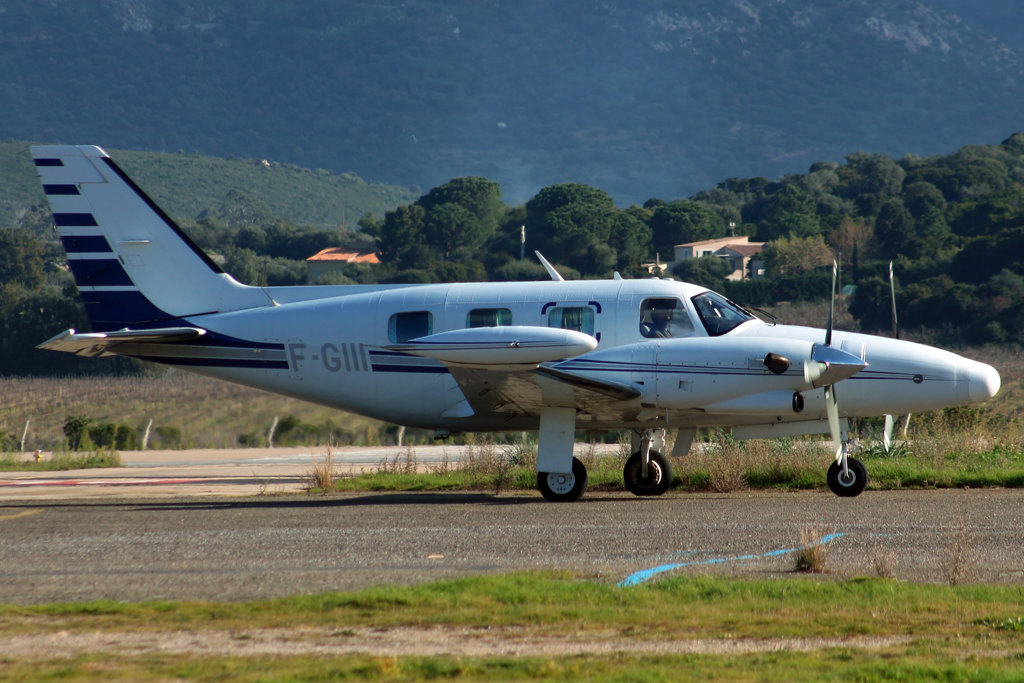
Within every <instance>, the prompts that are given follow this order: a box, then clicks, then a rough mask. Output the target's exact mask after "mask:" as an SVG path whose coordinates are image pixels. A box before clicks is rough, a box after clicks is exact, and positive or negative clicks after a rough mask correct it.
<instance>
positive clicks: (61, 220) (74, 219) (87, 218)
mask: <svg viewBox="0 0 1024 683" xmlns="http://www.w3.org/2000/svg"><path fill="white" fill-rule="evenodd" d="M53 222H54V223H56V224H57V227H58V228H93V227H97V226H98V225H99V224H98V223H97V222H96V218H95V216H93V215H92V214H91V213H55V214H53Z"/></svg>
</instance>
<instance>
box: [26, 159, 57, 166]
mask: <svg viewBox="0 0 1024 683" xmlns="http://www.w3.org/2000/svg"><path fill="white" fill-rule="evenodd" d="M33 161H34V162H35V163H36V166H63V165H64V162H63V161H61V160H60V159H33Z"/></svg>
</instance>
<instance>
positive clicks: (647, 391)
mask: <svg viewBox="0 0 1024 683" xmlns="http://www.w3.org/2000/svg"><path fill="white" fill-rule="evenodd" d="M32 154H33V157H34V159H35V165H36V169H37V171H38V173H39V175H40V177H41V179H42V182H43V188H44V190H45V192H46V195H47V197H48V199H49V202H50V207H51V209H52V211H53V219H54V223H55V224H56V226H57V229H58V231H59V233H60V239H61V243H62V244H63V246H64V249H65V251H66V252H67V257H68V263H69V265H70V268H71V272H72V273H73V274H74V277H75V283H76V284H77V285H78V290H79V293H80V294H81V297H82V301H83V302H84V304H85V310H86V312H87V314H88V317H89V320H90V321H91V323H92V328H93V331H92V332H89V333H82V332H76V331H75V330H67V331H66V332H63V333H61V334H59V335H57V336H56V337H54V338H52V339H50V340H49V341H47V342H45V343H43V344H41V345H40V348H44V349H51V350H55V351H66V352H70V353H76V354H78V355H81V356H104V355H110V354H118V355H123V356H130V357H133V358H140V359H143V360H148V361H153V362H156V363H163V364H165V365H171V366H175V367H179V368H184V369H186V370H189V371H192V372H197V373H201V374H204V375H209V376H212V377H217V378H220V379H225V380H229V381H232V382H238V383H240V384H246V385H249V386H253V387H258V388H260V389H266V390H269V391H273V392H277V393H280V394H284V395H287V396H294V397H296V398H300V399H305V400H308V401H313V402H316V403H321V404H324V405H328V406H332V407H336V408H340V409H342V410H348V411H352V412H356V413H361V414H363V415H367V416H370V417H374V418H378V419H380V420H386V421H388V422H393V423H397V424H403V425H409V426H414V427H421V428H427V429H434V430H436V432H437V433H438V434H439V435H446V434H450V433H455V432H477V431H521V430H539V439H538V454H537V486H538V488H539V489H540V491H541V493H542V494H543V495H544V497H545V498H547V499H548V500H552V501H572V500H576V499H578V498H579V497H580V496H581V495H583V492H584V491H585V490H586V486H587V471H586V468H585V467H584V466H583V464H582V463H581V462H580V461H579V460H578V459H576V458H574V457H573V442H574V435H575V432H576V431H577V430H619V429H628V430H632V431H633V434H634V437H633V448H634V450H635V452H634V453H633V455H632V456H631V457H630V458H629V459H628V461H627V462H626V465H625V470H624V478H625V483H626V486H627V488H628V489H629V490H630V491H632V492H633V493H634V494H636V495H640V496H644V495H660V494H662V493H664V492H665V490H666V489H667V488H668V486H669V484H670V483H671V479H672V472H671V467H670V464H669V459H668V458H666V457H665V455H663V454H662V452H661V451H662V450H664V444H665V430H666V429H675V430H677V435H676V439H675V447H674V448H673V451H672V455H674V456H678V455H683V454H685V453H686V452H687V451H689V448H690V445H691V443H692V441H693V438H694V435H695V432H696V429H697V428H699V427H732V432H733V434H734V436H735V437H736V438H739V439H746V438H760V437H775V436H788V435H797V434H817V433H820V434H831V436H832V439H833V442H834V443H835V445H836V450H835V458H836V459H835V462H834V463H833V464H832V465H831V466H830V467H829V470H828V475H827V481H828V484H829V486H830V488H831V489H832V491H834V492H835V493H836V494H838V495H840V496H855V495H857V494H859V493H860V492H861V491H863V490H864V487H865V485H866V484H867V472H866V471H865V469H864V466H863V465H862V464H861V463H860V462H858V461H857V460H855V459H854V458H851V457H848V456H847V448H845V447H844V446H845V443H846V438H847V435H846V418H849V417H861V416H873V415H885V414H890V415H891V414H904V413H910V412H921V411H925V410H932V409H936V408H943V407H945V406H952V405H957V404H963V403H976V402H980V401H984V400H986V399H988V398H991V397H992V396H994V395H995V394H996V392H997V391H998V390H999V383H1000V379H999V374H998V373H997V372H996V370H995V369H994V368H992V367H991V366H989V365H985V364H983V363H979V362H976V361H973V360H968V359H967V358H963V357H961V356H958V355H956V354H953V353H950V352H948V351H943V350H940V349H936V348H932V347H929V346H923V345H921V344H914V343H910V342H906V341H899V340H894V339H887V338H881V337H874V336H869V335H864V334H851V333H845V332H835V333H834V334H833V333H832V330H831V327H832V325H831V320H830V321H829V329H828V330H823V329H822V330H819V329H810V328H805V327H791V326H785V325H777V324H771V323H765V322H762V321H761V320H759V319H757V318H756V317H754V316H753V315H751V314H750V313H749V312H747V311H746V310H744V309H743V308H741V307H740V306H737V305H736V304H734V303H732V302H730V301H729V300H727V299H726V298H724V297H722V296H720V295H719V294H716V293H715V292H712V291H709V290H707V289H705V288H703V287H698V286H696V285H692V284H687V283H682V282H674V281H669V280H659V279H648V280H623V279H621V278H619V277H618V276H616V278H615V279H613V280H604V281H564V280H562V278H561V277H560V276H559V275H558V273H557V272H556V271H555V270H554V269H553V268H551V267H550V265H549V264H547V263H546V262H544V263H545V267H547V268H548V270H549V273H550V274H551V277H552V280H551V281H541V282H502V283H462V284H427V285H340V286H295V287H250V286H246V285H242V284H239V283H238V282H236V281H235V280H234V279H233V278H232V277H231V276H230V275H228V274H227V273H225V272H223V271H222V270H221V269H220V268H219V267H218V266H217V265H216V264H215V263H214V262H213V261H212V260H211V259H210V258H209V257H208V256H207V255H206V254H205V253H204V252H203V251H202V250H201V249H199V248H198V247H197V246H196V245H195V244H194V243H193V242H192V240H190V239H189V238H188V236H187V235H185V234H184V233H183V232H182V231H181V229H180V228H179V227H178V226H177V225H176V224H175V223H174V221H172V220H171V219H170V218H169V217H168V216H167V214H165V213H164V212H163V211H162V210H161V209H160V208H159V207H157V206H156V204H154V203H153V201H152V200H151V199H150V198H149V197H147V196H146V195H145V194H144V193H143V192H142V190H140V189H139V187H138V186H136V185H135V183H134V182H132V180H130V179H129V178H128V176H127V175H125V173H124V172H123V171H122V170H121V169H120V168H119V167H118V166H117V165H116V164H115V163H114V162H113V161H112V160H111V159H110V158H109V157H108V156H107V154H106V153H105V152H104V151H103V150H102V149H100V148H98V147H88V146H81V147H70V146H67V147H65V146H61V147H56V146H54V147H33V148H32ZM542 260H543V259H542ZM840 382H841V383H842V384H841V389H840V390H839V391H838V392H837V391H836V384H837V383H840ZM837 393H838V395H839V396H840V397H841V400H839V401H837Z"/></svg>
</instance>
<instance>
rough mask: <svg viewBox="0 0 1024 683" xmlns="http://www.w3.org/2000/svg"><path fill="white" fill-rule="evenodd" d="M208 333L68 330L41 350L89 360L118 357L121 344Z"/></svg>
mask: <svg viewBox="0 0 1024 683" xmlns="http://www.w3.org/2000/svg"><path fill="white" fill-rule="evenodd" d="M204 334H206V330H204V329H202V328H199V327H164V328H159V329H154V330H117V331H113V332H75V331H74V330H73V329H72V330H65V331H64V332H61V333H60V334H58V335H57V336H55V337H53V338H52V339H48V340H46V341H45V342H43V343H42V344H40V345H39V346H37V347H36V348H37V349H46V350H48V351H63V352H65V353H73V354H75V355H78V356H84V357H86V358H96V357H99V356H110V355H114V354H115V353H116V351H115V350H114V349H115V347H117V346H118V345H120V344H128V343H134V344H154V343H167V342H181V341H187V340H189V339H195V338H196V337H201V336H202V335H204Z"/></svg>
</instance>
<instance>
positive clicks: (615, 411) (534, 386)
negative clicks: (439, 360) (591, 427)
mask: <svg viewBox="0 0 1024 683" xmlns="http://www.w3.org/2000/svg"><path fill="white" fill-rule="evenodd" d="M449 370H450V371H451V373H452V377H453V378H454V379H455V381H456V382H458V384H459V388H460V389H461V390H462V393H463V395H464V396H465V397H466V401H467V402H468V403H469V405H470V407H471V408H472V409H473V411H474V412H475V413H477V414H487V413H496V414H499V415H501V414H505V415H508V416H509V417H515V416H521V415H539V414H540V412H541V410H543V409H544V408H550V407H552V406H558V407H565V408H575V409H576V412H577V413H578V414H579V415H581V416H582V415H587V416H590V418H591V419H592V420H595V421H621V420H627V421H629V420H632V419H635V418H636V415H637V414H638V413H639V412H640V411H641V407H640V404H639V403H635V402H633V403H630V402H631V401H633V399H637V398H639V397H640V396H641V392H640V390H639V389H637V388H636V387H633V386H630V385H626V384H619V383H614V382H608V381H605V380H597V379H593V378H589V377H582V376H579V375H575V374H573V373H570V372H565V371H562V370H558V369H556V368H553V367H550V366H546V365H540V366H537V367H535V368H533V369H531V370H527V371H523V370H518V371H517V370H496V369H485V368H466V367H457V366H449Z"/></svg>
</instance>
